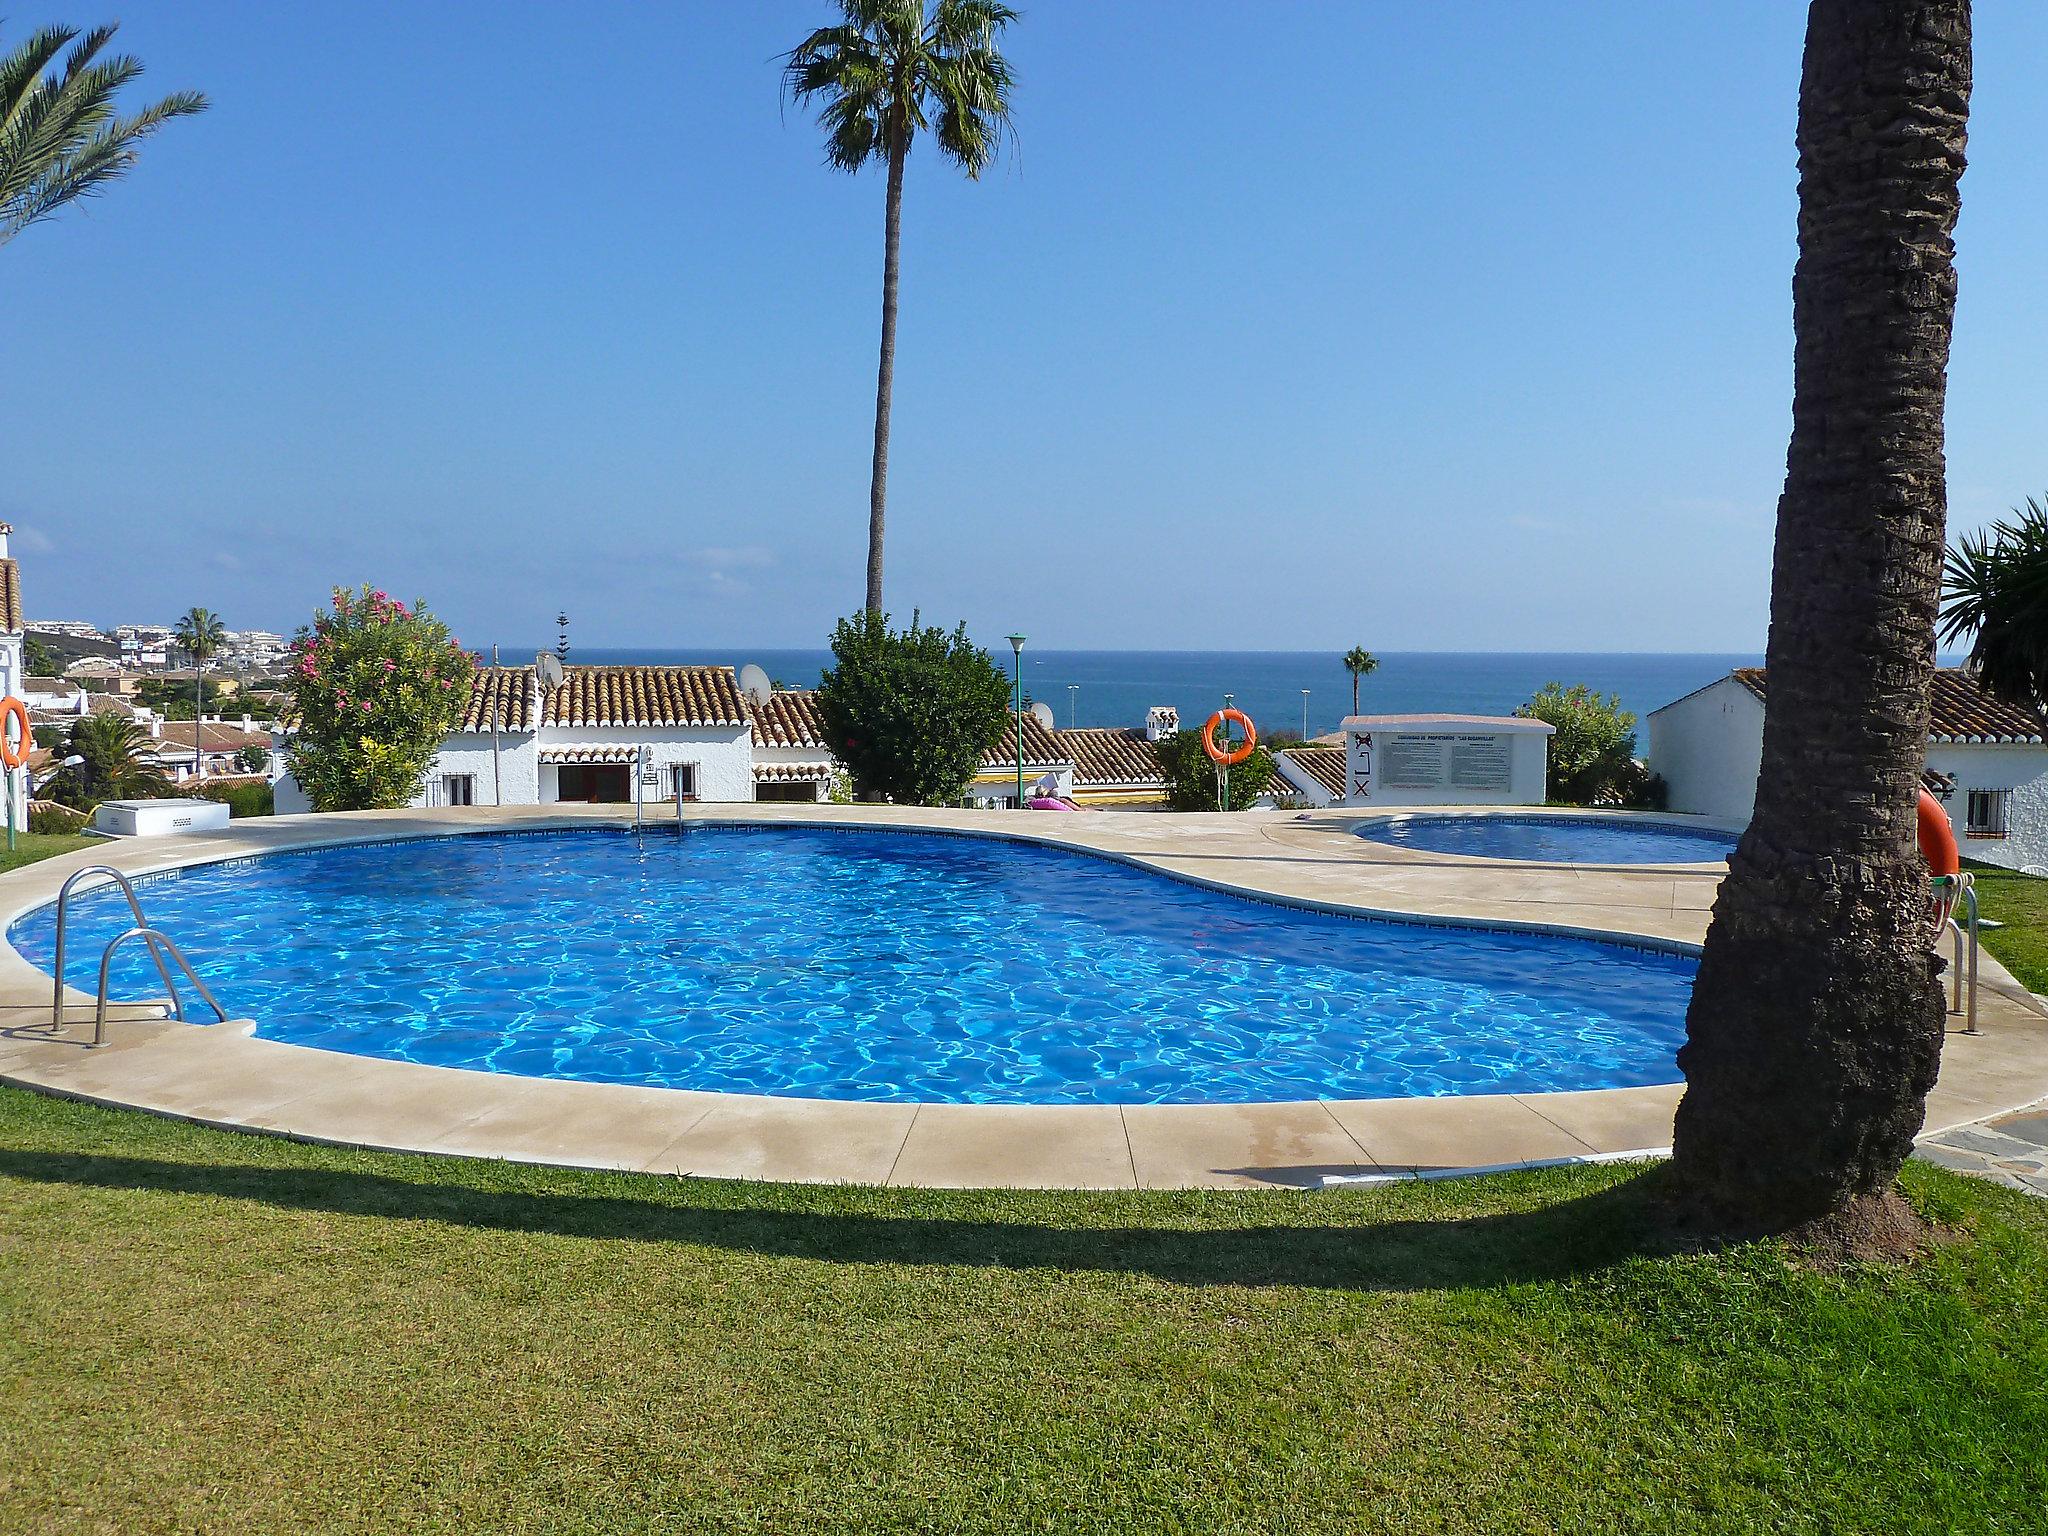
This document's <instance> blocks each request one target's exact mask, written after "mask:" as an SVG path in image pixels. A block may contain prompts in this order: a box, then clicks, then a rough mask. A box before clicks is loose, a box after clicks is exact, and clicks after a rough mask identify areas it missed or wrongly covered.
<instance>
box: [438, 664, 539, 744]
mask: <svg viewBox="0 0 2048 1536" xmlns="http://www.w3.org/2000/svg"><path fill="white" fill-rule="evenodd" d="M456 729H457V730H459V731H472V732H474V731H489V730H493V729H495V730H500V731H530V730H532V729H533V668H531V667H478V668H477V669H476V675H475V676H474V677H472V678H471V679H470V680H469V703H468V705H467V706H466V707H465V708H464V709H463V711H462V721H461V723H460V724H458V725H457V726H456Z"/></svg>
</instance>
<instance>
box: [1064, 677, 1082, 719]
mask: <svg viewBox="0 0 2048 1536" xmlns="http://www.w3.org/2000/svg"><path fill="white" fill-rule="evenodd" d="M1080 723H1081V685H1080V684H1079V683H1069V684H1067V729H1068V730H1070V731H1071V730H1072V729H1074V727H1075V726H1077V725H1079V724H1080Z"/></svg>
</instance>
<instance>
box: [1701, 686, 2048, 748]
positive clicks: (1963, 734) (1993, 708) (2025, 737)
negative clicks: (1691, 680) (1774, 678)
mask: <svg viewBox="0 0 2048 1536" xmlns="http://www.w3.org/2000/svg"><path fill="white" fill-rule="evenodd" d="M1734 676H1735V680H1736V681H1737V682H1739V683H1741V684H1742V686H1743V687H1745V688H1747V689H1748V690H1749V691H1750V692H1751V693H1753V694H1755V695H1756V696H1757V697H1758V698H1759V699H1761V698H1763V697H1764V669H1763V668H1762V667H1737V668H1736V669H1735V673H1734ZM2044 729H2048V722H2044V721H2043V720H2042V717H2041V715H2040V713H2039V712H2038V711H2036V710H2031V709H2022V708H2021V707H2020V706H2019V705H2017V704H2008V703H2006V702H2005V701H2004V700H2003V699H1994V698H1993V697H1992V696H1991V695H1990V694H1988V693H1986V692H1985V691H1984V690H1983V689H1981V688H1979V687H1978V686H1977V680H1976V679H1975V678H1974V677H1972V676H1971V675H1970V674H1969V673H1968V672H1966V671H1964V670H1963V669H1962V668H1961V667H1941V668H1939V669H1937V670H1936V672H1935V674H1934V691H1933V709H1932V712H1931V713H1930V714H1929V716H1928V720H1927V736H1928V739H1929V740H1930V741H1956V742H1976V743H2013V742H2031V741H2041V740H2043V739H2044Z"/></svg>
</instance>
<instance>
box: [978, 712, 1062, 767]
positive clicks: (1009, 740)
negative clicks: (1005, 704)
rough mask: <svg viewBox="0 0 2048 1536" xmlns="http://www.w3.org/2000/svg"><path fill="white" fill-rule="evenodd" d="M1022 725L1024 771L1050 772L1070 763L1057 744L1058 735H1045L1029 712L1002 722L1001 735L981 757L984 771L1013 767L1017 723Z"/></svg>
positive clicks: (1038, 722) (1049, 733)
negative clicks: (1062, 764) (1053, 768)
mask: <svg viewBox="0 0 2048 1536" xmlns="http://www.w3.org/2000/svg"><path fill="white" fill-rule="evenodd" d="M1020 719H1021V720H1022V721H1023V722H1024V766H1025V767H1027V768H1030V767H1034V766H1036V767H1038V768H1041V769H1043V768H1050V767H1051V766H1052V765H1053V764H1055V763H1070V762H1072V761H1073V759H1072V758H1071V757H1069V756H1068V755H1067V749H1066V748H1065V747H1062V746H1061V745H1060V744H1059V740H1058V733H1056V732H1053V731H1049V730H1047V729H1046V728H1045V726H1044V724H1043V723H1042V722H1041V721H1040V720H1039V718H1038V716H1036V715H1034V714H1032V713H1031V711H1030V710H1028V709H1027V710H1026V711H1024V713H1023V714H1022V715H1011V716H1010V717H1009V718H1008V719H1006V720H1005V721H1004V722H1003V730H1002V734H1001V735H1000V736H998V737H997V738H996V739H995V741H993V742H991V743H990V744H989V747H988V749H987V750H986V751H985V752H983V753H982V754H981V766H982V767H983V768H984V769H990V768H1002V767H1005V766H1009V767H1015V766H1016V763H1017V722H1018V721H1019V720H1020Z"/></svg>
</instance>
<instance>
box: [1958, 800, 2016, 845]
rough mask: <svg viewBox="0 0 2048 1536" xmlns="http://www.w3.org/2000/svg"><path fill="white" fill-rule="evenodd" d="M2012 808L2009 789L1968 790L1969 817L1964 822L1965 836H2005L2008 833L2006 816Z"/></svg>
mask: <svg viewBox="0 0 2048 1536" xmlns="http://www.w3.org/2000/svg"><path fill="white" fill-rule="evenodd" d="M2011 810H2012V791H2011V790H2009V789H1973V790H1971V791H1970V806H1969V817H1968V819H1967V821H1966V822H1965V826H1964V836H1966V837H2005V836H2007V835H2008V834H2009V830H2010V829H2009V827H2008V825H2007V818H2008V816H2009V815H2010V813H2011Z"/></svg>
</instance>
